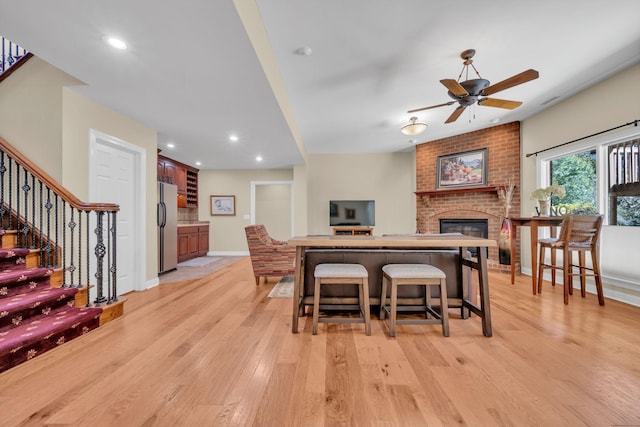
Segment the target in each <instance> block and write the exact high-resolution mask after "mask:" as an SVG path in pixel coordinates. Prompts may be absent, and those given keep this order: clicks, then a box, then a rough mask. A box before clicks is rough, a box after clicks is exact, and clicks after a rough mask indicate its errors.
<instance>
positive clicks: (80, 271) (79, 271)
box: [76, 209, 89, 288]
mask: <svg viewBox="0 0 640 427" xmlns="http://www.w3.org/2000/svg"><path fill="white" fill-rule="evenodd" d="M87 228H89V224H87ZM88 244H89V243H87V245H88ZM80 282H82V211H81V210H79V209H78V283H77V284H76V287H77V288H79V287H80V286H82V285H81V284H80Z"/></svg>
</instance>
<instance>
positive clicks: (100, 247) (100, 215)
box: [95, 211, 107, 305]
mask: <svg viewBox="0 0 640 427" xmlns="http://www.w3.org/2000/svg"><path fill="white" fill-rule="evenodd" d="M96 215H97V221H96V229H95V233H96V237H97V241H96V248H95V255H96V261H97V265H96V274H95V276H96V290H97V295H96V299H95V304H96V305H97V304H101V303H103V302H105V301H106V300H107V299H106V298H105V297H104V289H103V288H104V283H103V281H102V279H103V274H102V273H103V268H104V254H105V246H104V237H103V235H102V224H103V222H104V212H103V211H97V212H96Z"/></svg>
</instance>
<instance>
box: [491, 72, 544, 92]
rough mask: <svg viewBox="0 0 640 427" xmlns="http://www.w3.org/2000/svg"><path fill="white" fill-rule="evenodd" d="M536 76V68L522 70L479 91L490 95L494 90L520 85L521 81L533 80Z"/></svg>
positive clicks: (498, 90)
mask: <svg viewBox="0 0 640 427" xmlns="http://www.w3.org/2000/svg"><path fill="white" fill-rule="evenodd" d="M538 76H539V74H538V72H537V71H536V70H527V71H523V72H521V73H520V74H516V75H515V76H512V77H509V78H508V79H505V80H503V81H501V82H498V83H496V84H494V85H491V86H489V87H487V88H485V89H484V90H483V91H482V92H480V95H485V96H486V95H492V94H494V93H496V92H500V91H501V90H505V89H509V88H510V87H513V86H517V85H521V84H522V83H526V82H528V81H530V80H535V79H537V78H538Z"/></svg>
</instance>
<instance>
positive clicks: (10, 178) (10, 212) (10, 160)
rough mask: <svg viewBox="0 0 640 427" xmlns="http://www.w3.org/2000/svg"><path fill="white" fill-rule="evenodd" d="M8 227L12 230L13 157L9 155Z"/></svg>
mask: <svg viewBox="0 0 640 427" xmlns="http://www.w3.org/2000/svg"><path fill="white" fill-rule="evenodd" d="M7 188H8V189H9V227H8V230H13V221H12V220H11V216H12V215H13V197H12V195H13V159H12V158H11V157H9V185H8V186H7Z"/></svg>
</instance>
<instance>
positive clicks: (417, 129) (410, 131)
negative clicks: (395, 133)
mask: <svg viewBox="0 0 640 427" xmlns="http://www.w3.org/2000/svg"><path fill="white" fill-rule="evenodd" d="M409 122H410V123H407V124H406V125H404V126H402V127H401V128H400V132H402V133H403V134H405V135H418V134H420V133H422V132H424V131H425V130H427V124H426V123H423V122H419V121H418V118H417V117H411V118H410V119H409Z"/></svg>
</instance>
